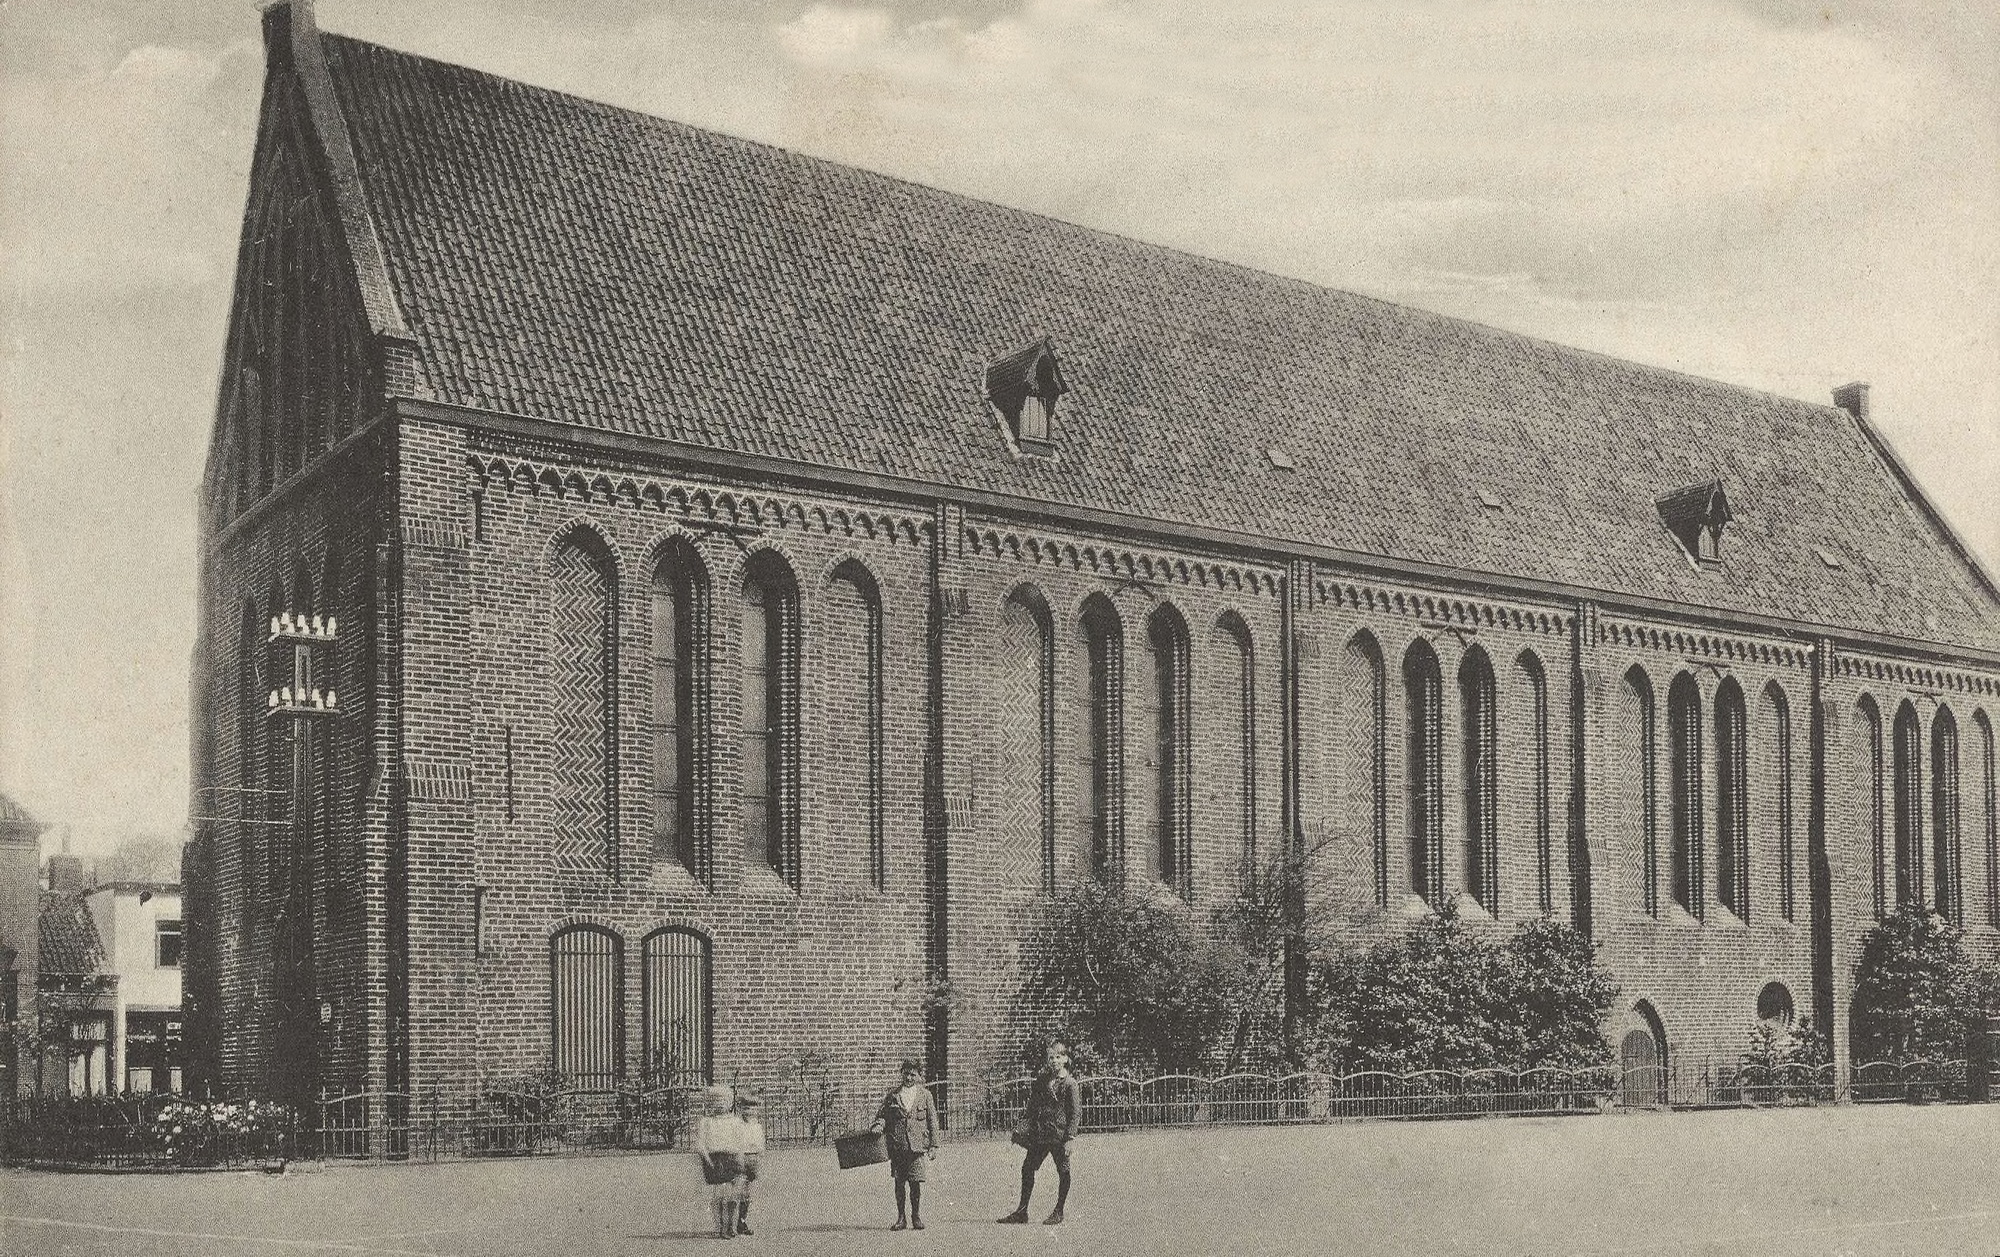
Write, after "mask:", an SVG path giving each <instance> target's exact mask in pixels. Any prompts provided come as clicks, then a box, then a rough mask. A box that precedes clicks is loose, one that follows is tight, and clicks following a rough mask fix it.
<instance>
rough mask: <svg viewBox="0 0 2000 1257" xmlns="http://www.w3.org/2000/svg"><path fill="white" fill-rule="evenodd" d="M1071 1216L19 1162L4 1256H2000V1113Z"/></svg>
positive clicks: (1006, 1188) (1089, 1163) (1831, 1121)
mask: <svg viewBox="0 0 2000 1257" xmlns="http://www.w3.org/2000/svg"><path fill="white" fill-rule="evenodd" d="M1075 1156H1076V1178H1077V1181H1076V1188H1075V1193H1074V1195H1073V1197H1072V1199H1071V1202H1070V1209H1069V1221H1068V1222H1067V1223H1066V1224H1065V1225H1063V1226H1060V1227H1045V1226H1042V1225H1039V1221H1040V1218H1041V1216H1042V1215H1043V1213H1044V1212H1046V1210H1047V1208H1048V1206H1049V1205H1050V1204H1051V1203H1052V1202H1053V1199H1054V1194H1055V1185H1054V1173H1053V1170H1052V1169H1050V1168H1044V1170H1043V1172H1042V1178H1043V1185H1042V1187H1041V1188H1040V1189H1039V1191H1038V1192H1037V1197H1036V1201H1035V1210H1034V1214H1035V1218H1036V1222H1037V1224H1036V1225H1030V1226H1025V1227H1018V1226H1006V1227H1003V1226H996V1225H995V1224H994V1219H995V1218H996V1217H998V1216H999V1215H1000V1214H1002V1213H1004V1212H1006V1211H1007V1210H1008V1209H1010V1208H1011V1207H1012V1205H1013V1198H1014V1191H1015V1185H1016V1183H1017V1181H1018V1180H1017V1166H1018V1154H1017V1153H1016V1151H1015V1150H1014V1149H1013V1148H1012V1147H1011V1146H1010V1145H1008V1144H1004V1143H998V1142H976V1143H963V1144H955V1145H951V1146H948V1147H946V1148H945V1149H944V1151H943V1152H942V1153H941V1154H940V1156H939V1158H938V1160H937V1161H936V1162H935V1163H934V1166H933V1182H932V1183H931V1185H930V1186H929V1188H928V1189H927V1192H926V1196H927V1199H926V1201H925V1209H924V1213H925V1217H926V1221H927V1222H928V1223H929V1228H928V1229H927V1230H925V1231H923V1232H921V1233H918V1232H910V1231H905V1232H902V1233H900V1234H892V1233H890V1232H889V1231H888V1230H887V1229H886V1228H887V1224H888V1223H889V1222H890V1221H891V1220H892V1219H893V1218H894V1216H895V1207H894V1201H893V1199H892V1197H891V1195H890V1190H889V1183H888V1176H887V1173H886V1170H885V1169H884V1168H883V1167H880V1166H871V1167H868V1168H866V1169H859V1170H849V1171H841V1170H838V1169H836V1168H835V1166H834V1163H833V1154H832V1152H831V1150H829V1149H823V1148H815V1149H781V1150H778V1151H775V1152H772V1153H770V1154H769V1155H768V1157H767V1164H766V1181H765V1182H763V1183H760V1184H759V1189H760V1191H759V1198H758V1200H757V1203H756V1206H755V1208H754V1210H753V1212H752V1221H753V1222H754V1223H755V1225H756V1231H757V1234H756V1235H755V1236H754V1237H750V1238H739V1239H735V1240H731V1241H728V1242H727V1243H726V1244H725V1242H724V1241H721V1240H719V1239H715V1238H712V1237H711V1236H710V1235H709V1232H708V1225H707V1212H706V1207H705V1205H704V1204H703V1203H702V1201H701V1197H700V1190H699V1188H698V1187H697V1184H696V1181H695V1176H694V1172H693V1168H692V1162H691V1160H690V1159H689V1158H688V1157H686V1156H685V1155H674V1154H658V1155H629V1156H606V1157H587V1158H571V1159H543V1160H520V1161H482V1162H457V1163H449V1164H442V1165H428V1166H424V1165H418V1166H357V1165H346V1166H333V1167H327V1168H320V1167H303V1168H297V1169H294V1170H293V1171H291V1172H288V1173H285V1174H282V1175H272V1174H257V1173H217V1174H192V1175H95V1174H45V1173H30V1172H26V1171H5V1172H0V1252H4V1253H6V1254H10V1255H11V1254H23V1255H26V1254H50V1255H51V1257H72V1255H80V1254H100V1253H101V1254H118V1255H119V1257H129V1255H131V1254H141V1253H143V1254H174V1255H176V1257H178V1255H182V1254H186V1255H190V1257H192V1255H195V1254H200V1255H203V1257H206V1255H209V1254H215V1255H217V1257H247V1255H250V1254H258V1255H271V1257H275V1255H280V1254H300V1255H301V1257H309V1255H313V1254H330V1253H356V1254H396V1255H398V1257H446V1255H449V1257H475V1255H476V1257H513V1255H515V1254H536V1255H540V1254H564V1255H572V1254H573V1255H576V1257H598V1255H600V1254H605V1255H608V1254H620V1255H623V1254H654V1253H678V1252H699V1251H726V1252H730V1253H735V1254H738V1257H749V1255H750V1254H754V1253H759V1252H766V1253H788V1254H789V1253H812V1254H820V1253H824V1254H849V1253H852V1254H868V1255H869V1257H879V1255H880V1254H882V1253H885V1252H897V1251H909V1252H911V1253H915V1252H930V1253H1036V1254H1060V1253H1075V1254H1083V1253H1133V1254H1154V1253H1173V1254H1179V1253H1191V1254H1205V1253H1214V1254H1230V1255H1231V1257H1237V1255H1244V1254H1263V1253H1270V1254H1280V1253H1282V1254H1292V1253H1343V1254H1344V1253H1356V1254H1398V1253H1417V1254H1479V1255H1480V1257H1505V1255H1508V1254H1535V1255H1537V1257H1558V1255H1560V1257H1568V1255H1572V1254H1574V1255H1576V1257H1582V1255H1583V1254H1694V1253H1702V1254H1728V1255H1730V1257H1738V1255H1755V1254H1767V1253H1768V1254H1773V1255H1777V1254H1782V1255H1783V1257H1817V1255H1820V1254H1826V1255H1833V1254H1852V1255H1853V1257H1875V1255H1877V1254H1898V1253H1908V1254H1924V1255H1925V1257H1953V1255H1958V1254H1964V1255H1969V1257H2000V1105H1989V1106H1929V1107H1905V1106H1900V1105H1883V1106H1871V1107H1867V1108H1826V1109H1799V1110H1769V1111H1751V1112H1714V1113H1648V1114H1632V1115H1609V1116H1601V1117H1584V1118H1570V1119H1532V1118H1531V1119H1504V1120H1487V1121H1473V1122H1382V1123H1372V1124H1354V1125H1341V1126H1318V1127H1293V1128H1273V1129H1258V1128H1243V1129H1220V1130H1205V1131H1201V1132H1198V1133H1191V1134H1184V1135H1183V1134H1172V1133H1145V1134H1113V1135H1092V1136H1086V1137H1085V1138H1083V1139H1081V1140H1079V1141H1078V1142H1077V1144H1076V1145H1075Z"/></svg>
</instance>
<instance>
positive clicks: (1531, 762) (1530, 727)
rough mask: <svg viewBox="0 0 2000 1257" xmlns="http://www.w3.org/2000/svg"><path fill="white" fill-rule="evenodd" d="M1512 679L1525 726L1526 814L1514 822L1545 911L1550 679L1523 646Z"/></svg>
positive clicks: (1550, 828) (1550, 827) (1549, 863)
mask: <svg viewBox="0 0 2000 1257" xmlns="http://www.w3.org/2000/svg"><path fill="white" fill-rule="evenodd" d="M1514 672H1515V680H1516V681H1517V683H1518V688H1519V689H1520V691H1521V693H1522V695H1523V697H1524V698H1525V702H1524V703H1522V704H1521V711H1522V713H1523V715H1524V716H1525V717H1526V721H1527V727H1526V728H1525V729H1523V730H1521V733H1522V734H1523V735H1524V741H1525V743H1526V746H1525V749H1526V751H1527V756H1528V779H1527V781H1526V783H1525V784H1526V787H1527V789H1526V792H1525V800H1524V801H1525V802H1526V803H1527V808H1526V812H1527V815H1526V816H1525V817H1523V818H1522V819H1521V820H1519V821H1516V822H1514V823H1515V824H1516V825H1517V826H1518V825H1522V824H1525V826H1526V829H1527V835H1528V839H1529V843H1530V847H1531V849H1532V850H1533V851H1534V853H1535V907H1536V911H1538V912H1541V913H1543V914H1544V915H1546V914H1548V913H1551V912H1553V911H1555V832H1554V831H1555V824H1554V817H1553V815H1552V811H1553V809H1552V805H1551V800H1550V793H1551V787H1550V782H1549V775H1550V764H1549V681H1548V673H1547V672H1546V671H1544V670H1543V668H1542V661H1541V660H1540V659H1539V658H1537V657H1536V655H1535V652H1534V651H1532V650H1524V651H1522V652H1521V653H1520V655H1519V656H1518V657H1516V659H1515V661H1514Z"/></svg>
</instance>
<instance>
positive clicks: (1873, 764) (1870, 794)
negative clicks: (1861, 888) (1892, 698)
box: [1854, 695, 1889, 920]
mask: <svg viewBox="0 0 2000 1257" xmlns="http://www.w3.org/2000/svg"><path fill="white" fill-rule="evenodd" d="M1854 715H1855V721H1854V758H1855V765H1854V766H1855V770H1856V773H1855V775H1856V779H1857V784H1858V786H1859V788H1860V790H1861V808H1860V812H1861V824H1862V828H1863V830H1864V833H1863V838H1864V840H1865V841H1866V842H1867V844H1868V850H1869V852H1870V855H1871V863H1872V866H1873V868H1874V870H1875V917H1876V919H1877V920H1880V919H1881V918H1883V917H1885V916H1887V915H1888V914H1889V884H1888V878H1887V876H1886V872H1887V869H1886V866H1887V863H1888V852H1887V850H1886V849H1885V848H1886V847H1887V845H1888V844H1887V841H1886V838H1887V836H1886V834H1885V832H1884V831H1885V829H1886V825H1885V824H1884V816H1883V812H1884V807H1883V793H1884V783H1883V776H1884V774H1883V771H1882V714H1881V712H1880V711H1878V710H1877V709H1876V707H1875V703H1874V701H1873V700H1872V699H1870V698H1868V697H1867V696H1866V695H1863V696H1862V698H1861V701H1860V702H1858V703H1856V704H1855V705H1854Z"/></svg>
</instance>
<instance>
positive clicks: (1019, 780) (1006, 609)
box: [993, 585, 1056, 892]
mask: <svg viewBox="0 0 2000 1257" xmlns="http://www.w3.org/2000/svg"><path fill="white" fill-rule="evenodd" d="M1000 657H1001V660H1002V662H1003V664H1004V675H1003V677H1002V678H1001V679H1000V684H999V686H998V687H997V688H998V690H999V693H998V695H997V698H998V710H996V711H995V712H994V713H993V720H994V727H995V729H996V731H997V733H998V735H999V740H1000V763H999V764H998V766H997V767H998V775H999V777H1000V780H1001V783H1003V789H1004V790H1005V791H1006V802H1005V807H1006V808H1007V813H1008V817H1009V820H1008V821H1007V823H1006V829H1007V831H1008V837H1007V839H1006V840H1005V841H1004V843H1003V848H1002V855H1003V858H1004V859H1006V861H1007V864H1008V866H1009V868H1010V869H1011V870H1012V871H1013V872H1014V874H1015V878H1016V880H1017V881H1018V882H1020V883H1022V884H1026V885H1039V886H1040V887H1041V888H1042V890H1044V891H1048V892H1053V891H1054V890H1055V888H1056V640H1055V622H1054V618H1053V617H1052V616H1051V615H1050V612H1049V604H1048V601H1047V600H1046V599H1045V598H1044V597H1043V596H1042V591H1041V590H1039V589H1037V588H1035V587H1034V586H1033V585H1022V586H1020V587H1019V588H1017V589H1016V590H1014V592H1013V593H1011V594H1009V595H1008V596H1007V601H1006V604H1005V605H1004V606H1003V607H1002V608H1001V612H1000Z"/></svg>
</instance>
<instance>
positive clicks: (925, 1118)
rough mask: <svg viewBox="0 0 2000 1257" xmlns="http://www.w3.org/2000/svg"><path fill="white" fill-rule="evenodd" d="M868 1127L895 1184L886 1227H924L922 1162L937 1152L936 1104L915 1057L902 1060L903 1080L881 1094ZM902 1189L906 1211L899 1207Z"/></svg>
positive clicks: (922, 1070)
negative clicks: (892, 1219) (892, 1214)
mask: <svg viewBox="0 0 2000 1257" xmlns="http://www.w3.org/2000/svg"><path fill="white" fill-rule="evenodd" d="M869 1129H871V1130H879V1131H881V1132H882V1134H883V1142H884V1143H885V1144H886V1145H887V1146H888V1151H889V1177H890V1178H891V1179H892V1180H893V1181H894V1182H895V1184H896V1223H895V1225H894V1226H891V1227H890V1228H889V1229H890V1230H891V1231H900V1230H902V1229H903V1228H904V1227H908V1228H909V1229H910V1230H912V1231H921V1230H923V1229H924V1213H923V1210H924V1180H925V1178H927V1177H928V1175H927V1174H926V1172H925V1168H924V1167H925V1163H926V1162H927V1161H930V1160H931V1159H932V1158H934V1157H936V1156H937V1106H936V1105H935V1104H933V1103H932V1101H931V1093H930V1088H928V1087H926V1086H924V1064H923V1062H922V1061H919V1060H917V1059H916V1058H915V1057H910V1058H907V1059H905V1060H904V1061H903V1081H902V1083H901V1085H899V1086H896V1087H891V1088H890V1089H889V1094H888V1095H886V1096H884V1097H883V1098H882V1107H881V1108H879V1109H877V1110H876V1112H875V1121H874V1122H873V1123H872V1124H871V1125H870V1127H869ZM905 1193H907V1194H908V1197H909V1202H910V1203H909V1213H908V1215H907V1219H906V1216H905V1214H904V1211H903V1199H904V1195H905Z"/></svg>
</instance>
